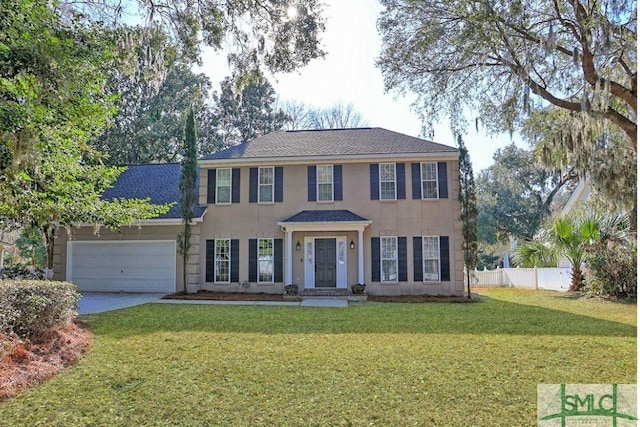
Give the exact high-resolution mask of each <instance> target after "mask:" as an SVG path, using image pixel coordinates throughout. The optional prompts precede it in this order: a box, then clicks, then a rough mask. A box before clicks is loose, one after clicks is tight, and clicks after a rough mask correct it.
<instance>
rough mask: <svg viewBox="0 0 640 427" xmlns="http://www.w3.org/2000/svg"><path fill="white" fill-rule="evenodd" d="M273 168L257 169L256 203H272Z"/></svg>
mask: <svg viewBox="0 0 640 427" xmlns="http://www.w3.org/2000/svg"><path fill="white" fill-rule="evenodd" d="M273 175H274V173H273V167H265V168H258V202H259V203H272V202H273V182H274V180H273Z"/></svg>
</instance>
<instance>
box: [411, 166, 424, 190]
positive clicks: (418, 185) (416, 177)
mask: <svg viewBox="0 0 640 427" xmlns="http://www.w3.org/2000/svg"><path fill="white" fill-rule="evenodd" d="M411 197H413V198H414V199H422V176H421V170H420V163H411Z"/></svg>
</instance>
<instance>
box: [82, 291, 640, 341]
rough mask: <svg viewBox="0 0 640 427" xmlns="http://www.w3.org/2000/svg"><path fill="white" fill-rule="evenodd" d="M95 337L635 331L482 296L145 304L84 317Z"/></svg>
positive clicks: (624, 334)
mask: <svg viewBox="0 0 640 427" xmlns="http://www.w3.org/2000/svg"><path fill="white" fill-rule="evenodd" d="M82 320H83V321H85V322H86V323H87V324H88V325H89V326H90V327H91V328H92V329H93V330H94V331H95V332H96V333H97V334H100V335H108V336H112V337H123V338H124V337H128V336H135V335H144V334H152V333H161V332H182V331H185V332H186V331H188V332H208V333H263V334H307V333H319V334H347V333H406V334H498V335H501V334H505V335H534V336H535V335H567V336H580V335H584V336H607V337H635V336H636V328H635V327H634V326H631V325H628V324H624V323H618V322H613V321H609V320H603V319H598V318H594V317H589V316H584V315H578V314H572V313H567V312H564V311H559V310H553V309H549V308H544V307H538V306H531V305H524V304H517V303H512V302H506V301H502V300H498V299H494V298H491V297H487V296H485V297H483V302H482V303H479V304H370V305H369V304H363V305H354V306H350V307H349V308H348V309H344V308H343V309H336V308H303V307H282V306H275V307H274V306H269V307H263V306H224V305H171V304H145V305H141V306H137V307H133V308H128V309H123V310H118V311H114V312H108V313H102V314H96V315H90V316H83V318H82Z"/></svg>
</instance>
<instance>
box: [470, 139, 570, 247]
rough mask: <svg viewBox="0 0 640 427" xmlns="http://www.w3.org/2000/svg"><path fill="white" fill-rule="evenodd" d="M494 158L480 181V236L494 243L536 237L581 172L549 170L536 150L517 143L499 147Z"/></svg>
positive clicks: (484, 240)
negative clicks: (521, 146) (543, 223)
mask: <svg viewBox="0 0 640 427" xmlns="http://www.w3.org/2000/svg"><path fill="white" fill-rule="evenodd" d="M493 159H494V163H493V164H492V165H491V166H490V167H489V168H487V169H486V170H484V171H482V172H481V173H480V176H479V178H478V182H477V191H478V210H479V212H480V213H479V217H478V231H479V237H480V240H481V241H483V242H486V243H490V244H491V243H495V242H496V240H500V241H505V240H506V239H507V238H508V237H514V238H532V237H533V236H534V234H535V233H536V232H537V231H538V230H539V228H540V225H541V224H542V222H543V221H544V220H545V219H546V218H547V216H548V215H549V214H550V213H551V212H552V204H553V201H554V200H555V198H556V196H557V195H558V193H559V192H561V191H562V189H563V188H564V186H565V185H567V184H575V182H577V178H578V177H577V174H575V173H574V172H573V171H572V170H569V171H566V172H562V170H560V169H556V170H555V171H550V170H547V169H546V168H544V167H543V166H542V165H540V164H539V163H538V162H537V161H536V157H535V155H534V153H533V152H531V151H528V150H524V149H522V148H518V147H517V146H515V145H513V144H512V145H509V146H507V147H505V148H502V149H499V150H497V151H496V152H495V154H494V156H493Z"/></svg>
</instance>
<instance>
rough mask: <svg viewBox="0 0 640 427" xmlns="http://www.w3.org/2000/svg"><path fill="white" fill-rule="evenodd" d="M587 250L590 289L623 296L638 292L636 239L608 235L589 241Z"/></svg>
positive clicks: (600, 292) (595, 291)
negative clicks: (601, 238) (620, 238)
mask: <svg viewBox="0 0 640 427" xmlns="http://www.w3.org/2000/svg"><path fill="white" fill-rule="evenodd" d="M585 250H586V253H587V258H586V262H587V274H586V279H587V289H588V290H589V291H591V292H593V293H595V294H599V295H607V296H615V297H621V298H631V297H635V296H636V295H637V292H638V284H637V274H638V266H637V262H636V253H637V249H636V245H635V242H633V241H621V240H616V239H607V240H601V241H598V242H595V243H593V244H590V245H585Z"/></svg>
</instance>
